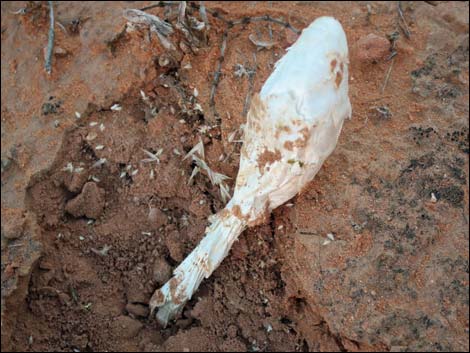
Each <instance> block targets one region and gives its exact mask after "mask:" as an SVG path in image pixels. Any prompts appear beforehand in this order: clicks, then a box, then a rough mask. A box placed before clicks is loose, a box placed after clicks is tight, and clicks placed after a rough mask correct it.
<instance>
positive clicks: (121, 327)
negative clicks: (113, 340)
mask: <svg viewBox="0 0 470 353" xmlns="http://www.w3.org/2000/svg"><path fill="white" fill-rule="evenodd" d="M114 327H115V328H116V329H117V331H118V334H119V335H120V336H121V337H123V338H133V337H135V336H137V334H138V333H139V331H140V330H141V329H142V327H143V325H142V323H140V322H139V321H137V320H135V319H132V318H130V317H129V316H124V315H121V316H119V317H118V318H117V319H116V321H115V322H114Z"/></svg>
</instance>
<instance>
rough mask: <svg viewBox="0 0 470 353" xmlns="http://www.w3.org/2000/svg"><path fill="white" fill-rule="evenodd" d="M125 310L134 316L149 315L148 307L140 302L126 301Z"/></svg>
mask: <svg viewBox="0 0 470 353" xmlns="http://www.w3.org/2000/svg"><path fill="white" fill-rule="evenodd" d="M126 310H127V312H128V313H129V314H130V315H132V316H134V317H147V316H148V315H149V308H148V307H146V306H144V305H141V304H132V303H128V304H127V305H126Z"/></svg>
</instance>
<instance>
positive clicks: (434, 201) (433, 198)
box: [431, 192, 437, 203]
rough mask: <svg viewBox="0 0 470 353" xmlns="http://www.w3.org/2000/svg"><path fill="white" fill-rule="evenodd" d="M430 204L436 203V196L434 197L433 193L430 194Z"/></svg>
mask: <svg viewBox="0 0 470 353" xmlns="http://www.w3.org/2000/svg"><path fill="white" fill-rule="evenodd" d="M431 202H432V203H436V202H437V197H436V195H435V194H434V193H433V192H432V193H431Z"/></svg>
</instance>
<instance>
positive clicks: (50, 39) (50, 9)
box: [45, 1, 54, 75]
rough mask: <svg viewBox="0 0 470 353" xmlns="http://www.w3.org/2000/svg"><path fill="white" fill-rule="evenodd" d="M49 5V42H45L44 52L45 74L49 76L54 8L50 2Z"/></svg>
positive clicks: (52, 45)
mask: <svg viewBox="0 0 470 353" xmlns="http://www.w3.org/2000/svg"><path fill="white" fill-rule="evenodd" d="M48 3H49V17H50V21H51V23H50V27H49V40H48V42H47V52H46V64H45V69H46V72H47V73H48V74H49V75H50V74H51V72H52V52H53V49H54V8H53V6H52V1H48Z"/></svg>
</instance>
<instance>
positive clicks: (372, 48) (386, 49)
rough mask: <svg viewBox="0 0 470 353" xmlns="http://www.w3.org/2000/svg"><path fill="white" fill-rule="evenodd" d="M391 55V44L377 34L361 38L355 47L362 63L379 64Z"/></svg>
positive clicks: (357, 56) (356, 54)
mask: <svg viewBox="0 0 470 353" xmlns="http://www.w3.org/2000/svg"><path fill="white" fill-rule="evenodd" d="M388 55H390V42H389V40H388V39H387V38H385V37H381V36H378V35H376V34H373V33H371V34H368V35H367V36H363V37H361V38H360V39H359V40H358V41H357V43H356V46H355V56H356V58H357V59H358V60H359V61H360V62H367V63H371V62H378V61H381V60H384V59H385V58H386V57H387V56H388Z"/></svg>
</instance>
